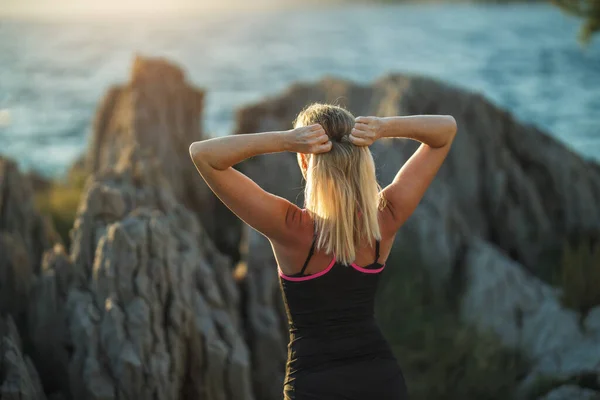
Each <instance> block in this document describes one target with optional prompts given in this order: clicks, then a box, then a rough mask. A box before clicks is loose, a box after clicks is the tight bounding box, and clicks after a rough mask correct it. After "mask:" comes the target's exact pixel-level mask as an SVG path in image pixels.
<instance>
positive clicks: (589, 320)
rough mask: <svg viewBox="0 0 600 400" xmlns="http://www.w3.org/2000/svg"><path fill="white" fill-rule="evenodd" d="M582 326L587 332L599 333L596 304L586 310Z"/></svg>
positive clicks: (598, 311)
mask: <svg viewBox="0 0 600 400" xmlns="http://www.w3.org/2000/svg"><path fill="white" fill-rule="evenodd" d="M584 326H585V329H586V330H587V331H588V332H590V333H593V334H597V335H600V306H596V307H594V308H592V309H591V310H590V312H588V314H587V317H586V318H585V324H584Z"/></svg>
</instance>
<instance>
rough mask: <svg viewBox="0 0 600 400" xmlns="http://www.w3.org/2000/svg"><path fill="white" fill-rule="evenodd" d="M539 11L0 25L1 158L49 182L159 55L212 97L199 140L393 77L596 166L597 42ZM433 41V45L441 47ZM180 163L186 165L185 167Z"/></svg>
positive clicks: (315, 12)
mask: <svg viewBox="0 0 600 400" xmlns="http://www.w3.org/2000/svg"><path fill="white" fill-rule="evenodd" d="M579 26H580V21H578V20H577V19H575V18H573V17H570V16H568V15H565V14H564V13H562V12H561V11H560V10H558V9H556V8H554V7H552V6H550V5H547V4H534V5H532V4H514V5H498V6H496V5H478V4H449V5H439V4H437V5H435V6H428V5H394V6H393V5H380V6H369V7H366V6H358V5H353V6H343V7H342V6H336V7H328V8H321V9H318V8H313V9H304V10H297V11H294V12H290V11H289V10H280V11H274V10H271V11H261V12H247V11H244V12H237V13H236V12H228V13H225V12H221V13H206V14H203V15H189V16H179V17H175V16H169V17H165V16H162V17H160V18H158V17H144V18H142V17H133V16H128V17H121V18H114V17H112V18H103V17H88V18H80V19H69V18H62V19H60V18H55V19H48V18H46V19H29V20H27V19H15V18H4V19H0V154H4V155H8V156H10V157H13V158H15V159H17V160H18V162H19V163H20V164H21V167H24V168H26V169H34V170H37V171H39V172H40V173H42V174H43V175H47V176H57V175H60V174H62V173H64V171H65V170H66V169H67V168H68V167H69V165H70V163H72V162H73V161H74V160H75V159H76V158H77V157H78V156H79V155H80V154H81V153H82V152H83V149H84V146H85V145H86V143H87V136H88V133H89V131H90V126H91V123H92V120H93V114H94V111H95V109H96V106H97V104H98V102H99V101H100V100H101V98H102V96H103V95H104V93H105V92H106V90H107V88H108V86H109V85H111V84H116V83H120V82H124V81H126V79H127V77H128V72H129V69H130V66H131V61H132V58H133V56H132V55H133V53H141V54H148V55H152V56H166V57H168V58H169V59H171V60H172V61H174V62H176V63H178V64H179V65H182V66H183V67H184V69H185V70H186V72H187V73H188V76H189V77H190V79H191V81H192V83H193V84H194V85H197V86H200V87H203V88H205V89H207V91H208V97H207V104H206V107H205V110H206V111H205V116H204V124H205V126H204V129H205V131H207V132H209V133H210V134H213V135H222V134H227V133H230V131H231V129H232V127H233V117H234V115H233V112H234V111H235V109H236V108H237V107H239V106H241V105H244V104H247V103H250V102H254V101H257V100H259V99H261V98H262V97H263V96H265V95H269V94H274V93H276V92H279V91H281V90H283V89H284V88H286V87H287V86H288V85H289V84H291V83H292V82H295V81H307V80H308V81H311V80H317V79H320V78H321V77H322V76H323V75H333V76H338V77H344V78H349V79H352V80H354V81H357V82H363V83H367V82H370V81H372V80H374V79H376V78H378V77H380V76H382V75H383V74H385V73H388V72H391V71H398V72H411V73H415V74H423V75H428V76H433V77H436V78H440V79H443V80H445V81H448V82H450V83H453V84H456V85H459V86H462V87H465V88H468V89H471V90H475V91H478V92H480V93H482V94H484V95H485V96H486V97H488V98H490V99H491V100H492V101H493V102H495V103H496V104H498V105H499V106H502V107H504V108H506V109H508V110H510V111H511V112H513V113H514V114H515V115H516V116H517V117H518V118H519V119H520V120H522V121H525V122H527V123H531V124H534V125H536V126H538V127H540V128H542V129H544V130H546V131H548V132H550V133H551V134H552V135H554V136H556V137H557V138H559V139H560V140H562V141H563V142H564V143H566V144H567V145H568V146H569V147H571V148H572V149H574V150H575V151H577V152H579V153H580V154H582V155H584V156H585V157H587V158H594V159H597V160H600V40H599V39H598V38H596V39H594V40H592V42H591V43H590V44H589V45H588V46H587V47H582V45H580V43H578V42H577V39H576V36H577V32H578V29H579ZM442 39H443V40H442ZM182 156H184V155H182Z"/></svg>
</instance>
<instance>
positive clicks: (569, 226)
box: [236, 75, 600, 398]
mask: <svg viewBox="0 0 600 400" xmlns="http://www.w3.org/2000/svg"><path fill="white" fill-rule="evenodd" d="M340 99H342V101H341V102H342V104H343V105H344V106H346V107H347V108H348V109H350V110H351V111H352V112H353V113H354V114H355V115H357V116H358V115H378V116H388V115H408V114H451V115H453V116H454V117H455V118H456V120H457V123H458V126H459V133H458V135H457V137H456V140H455V142H454V144H453V148H452V150H451V152H450V154H449V156H448V159H447V160H446V162H445V163H444V165H443V166H442V168H441V170H440V172H439V174H438V176H437V177H436V179H435V180H434V182H433V183H432V185H431V186H430V188H429V190H428V191H427V193H426V195H425V197H424V199H423V201H422V202H421V204H420V206H419V207H418V208H417V210H416V211H415V213H414V214H413V216H412V217H411V218H410V219H409V220H408V221H407V222H406V224H405V225H404V226H403V227H402V229H401V230H400V231H399V233H398V235H397V243H398V244H401V245H402V246H403V248H404V249H408V250H409V251H411V252H412V253H414V254H412V255H413V256H414V257H413V258H416V259H418V260H420V261H421V264H422V265H425V266H426V267H427V268H428V269H429V270H430V272H431V274H430V275H431V276H432V278H433V279H435V280H436V282H434V283H436V286H437V288H438V289H439V290H445V289H449V290H451V291H452V292H453V293H461V291H460V290H457V287H456V284H457V283H459V284H460V285H461V286H462V287H463V290H464V297H463V299H462V302H459V304H460V309H461V315H462V317H463V318H464V319H465V320H467V321H468V322H470V323H472V324H474V325H475V326H478V327H480V328H481V329H493V330H495V331H496V332H497V333H498V334H499V335H500V337H501V339H502V340H503V341H504V342H505V343H506V344H507V345H509V346H516V347H518V348H520V349H522V350H524V351H525V352H526V353H527V354H528V355H530V356H531V357H532V358H533V361H534V364H535V367H534V369H533V371H532V374H531V376H530V377H529V378H528V380H526V382H531V381H532V380H533V379H535V377H536V376H538V374H540V373H542V372H543V373H544V374H551V375H557V376H560V377H565V376H571V374H580V373H583V372H584V371H588V370H591V371H597V372H600V352H599V349H600V334H598V331H597V330H596V331H593V330H592V329H588V330H584V329H581V327H580V326H579V324H578V318H579V316H578V315H577V314H576V313H575V312H574V311H570V310H567V309H565V308H564V307H562V306H561V305H560V303H559V301H558V293H556V292H554V291H553V290H552V289H550V287H548V286H547V285H545V284H543V283H542V282H540V281H539V280H538V279H537V278H535V277H534V275H536V274H537V275H544V273H545V272H546V271H545V270H544V268H545V267H546V266H547V265H548V261H549V260H550V259H551V257H554V256H555V255H556V252H555V249H557V248H560V246H559V244H561V243H562V241H563V240H564V238H565V237H569V235H572V234H578V233H585V232H594V231H598V230H600V206H599V205H600V168H599V167H598V165H597V164H594V163H592V162H588V161H585V160H582V159H581V158H580V157H579V156H577V155H576V154H574V153H573V152H572V151H570V150H569V149H567V148H566V147H565V146H564V145H562V144H560V143H558V142H557V141H556V140H554V139H552V138H551V137H550V136H548V135H547V134H545V133H543V132H541V131H540V130H538V129H536V128H534V127H531V126H527V125H523V124H521V123H519V122H517V121H515V120H514V119H513V118H512V117H511V115H510V114H508V113H507V112H505V111H503V110H501V109H499V108H497V107H495V106H494V105H492V104H490V103H489V102H488V101H486V100H485V99H484V98H483V97H482V96H480V95H478V94H472V93H468V92H466V91H464V90H460V89H458V88H453V87H451V86H447V85H444V84H442V83H440V82H436V81H434V80H430V79H425V78H419V77H412V76H406V75H390V76H387V77H384V78H382V79H380V80H379V81H377V82H375V83H374V84H373V85H371V86H359V85H355V84H352V83H350V82H347V81H344V80H337V79H331V78H326V79H324V80H322V81H319V82H317V83H314V84H297V85H294V86H292V87H291V88H290V89H288V90H287V91H286V92H284V93H283V94H281V95H279V96H276V97H273V98H270V99H267V100H266V101H263V102H260V103H258V104H256V105H252V106H249V107H246V108H244V109H241V110H240V111H239V112H238V114H237V129H236V133H248V132H257V131H265V130H281V129H289V128H291V123H292V121H293V120H294V118H295V116H296V114H297V113H298V112H299V110H301V109H302V108H303V107H304V106H305V105H306V104H308V103H311V102H316V101H319V102H329V103H336V102H337V103H340ZM417 145H418V144H417V143H415V142H412V141H409V140H394V139H389V140H383V141H380V142H378V143H376V144H375V145H373V146H372V150H373V153H374V156H375V158H376V163H377V165H378V177H379V179H380V181H381V182H382V183H383V184H386V183H388V182H390V181H391V179H392V178H393V176H394V175H395V173H396V172H397V170H398V168H399V167H400V166H401V165H402V164H403V163H404V162H405V161H406V160H407V159H408V157H409V156H410V155H411V154H412V153H413V152H414V150H415V149H416V147H417ZM242 168H243V171H244V172H245V173H246V174H248V175H249V176H251V177H252V178H253V179H255V180H256V181H257V182H258V183H259V184H260V185H261V186H263V187H264V188H265V189H267V190H270V191H272V192H274V193H276V194H278V195H280V196H283V197H286V198H288V199H289V200H291V201H296V202H299V201H301V196H299V195H298V194H299V192H300V189H301V187H302V177H301V174H300V171H299V169H298V167H297V162H296V158H295V156H294V155H293V154H285V153H284V154H277V155H268V156H262V157H256V158H253V159H252V160H248V161H247V162H245V163H244V164H243V166H242ZM266 247H267V245H266V244H265V239H263V238H260V237H257V238H256V240H254V241H251V242H250V246H249V250H248V252H249V254H250V256H251V258H250V260H251V261H250V262H249V264H248V271H249V272H248V273H249V274H255V275H256V276H263V274H265V275H266V274H268V273H271V274H273V275H274V274H275V273H274V272H272V271H275V266H274V265H273V264H274V262H273V260H272V259H271V256H270V255H269V254H268V253H267V252H265V251H264V249H265V248H266ZM263 270H264V271H269V272H264V273H263V272H262V271H263ZM457 279H458V280H457ZM251 284H253V285H262V287H261V289H260V290H254V291H255V292H256V293H265V292H266V293H270V292H271V291H272V290H273V286H275V285H276V281H275V280H274V279H272V280H271V279H260V280H256V281H255V282H253V283H251ZM246 304H247V306H246V307H247V308H248V309H249V310H253V309H256V310H260V312H261V313H263V314H264V313H266V311H265V310H264V307H265V304H266V303H265V301H264V299H262V298H259V297H258V296H257V297H255V298H253V297H252V296H250V297H249V298H248V299H247V301H246ZM269 306H270V307H271V311H270V312H269V315H279V318H280V319H283V315H282V313H281V312H278V310H277V304H276V303H274V304H270V305H269ZM248 314H249V315H250V316H251V318H250V323H249V324H248V325H249V327H250V329H254V330H256V331H259V330H266V329H267V326H276V325H277V323H276V322H272V321H271V320H270V319H267V320H266V322H263V321H262V320H260V319H259V318H254V319H252V316H253V315H258V314H257V313H255V314H253V313H252V312H249V313H248ZM593 315H596V313H595V314H593ZM589 318H593V321H592V320H590V321H588V322H586V323H587V324H588V325H590V326H593V327H597V325H596V324H598V321H597V316H592V314H590V317H589ZM261 327H262V328H261ZM271 341H272V345H273V346H276V345H277V343H278V342H279V341H280V338H279V337H274V338H272V339H271ZM263 368H264V367H263ZM271 368H272V370H271V371H270V373H271V374H273V375H275V374H276V369H277V368H276V367H275V366H273V367H271ZM255 373H258V372H255ZM268 373H269V371H263V372H261V374H264V375H267V374H268ZM273 398H275V397H273Z"/></svg>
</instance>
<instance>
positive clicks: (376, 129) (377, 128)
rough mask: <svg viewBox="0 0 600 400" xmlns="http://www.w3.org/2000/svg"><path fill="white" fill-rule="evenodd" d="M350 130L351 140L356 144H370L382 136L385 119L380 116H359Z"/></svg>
mask: <svg viewBox="0 0 600 400" xmlns="http://www.w3.org/2000/svg"><path fill="white" fill-rule="evenodd" d="M355 122H356V123H355V125H354V128H353V129H352V132H350V142H352V144H354V145H356V146H370V145H372V144H373V143H374V142H375V141H376V140H377V139H379V138H380V137H381V132H382V131H383V120H382V119H381V118H378V117H358V118H356V119H355Z"/></svg>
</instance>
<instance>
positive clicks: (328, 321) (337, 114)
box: [190, 104, 456, 400]
mask: <svg viewBox="0 0 600 400" xmlns="http://www.w3.org/2000/svg"><path fill="white" fill-rule="evenodd" d="M455 132H456V123H455V121H454V119H453V118H452V117H447V116H444V117H439V116H414V117H391V118H377V117H359V118H356V119H354V117H353V116H352V114H350V113H349V112H348V111H347V110H343V109H341V108H340V107H336V106H330V105H319V104H317V105H313V106H311V107H309V108H307V109H306V110H304V111H303V112H301V113H300V115H299V117H298V120H297V121H296V124H295V128H294V129H292V130H290V131H280V132H268V133H262V134H246V135H234V136H230V137H221V138H214V139H210V140H206V141H203V142H196V143H193V144H192V146H190V154H191V155H192V158H193V160H194V163H195V164H196V167H197V168H198V171H199V172H200V173H201V175H202V177H203V178H204V179H205V180H206V182H207V183H208V185H209V186H210V188H211V189H212V190H213V191H214V192H215V194H216V195H217V196H218V197H219V199H221V200H222V201H223V203H225V204H226V205H227V206H228V207H229V208H230V209H231V210H232V211H233V212H234V213H235V214H236V215H237V216H238V217H240V218H241V219H242V220H244V221H245V222H246V223H247V224H248V225H250V226H252V227H253V228H254V229H256V230H258V231H259V232H261V233H262V234H264V235H265V236H266V237H267V238H269V240H270V242H271V244H272V246H273V251H274V254H275V258H276V260H277V263H278V268H279V279H280V280H279V281H280V285H281V289H282V294H283V298H284V301H285V307H286V312H287V315H288V319H289V327H290V343H289V345H288V362H287V371H286V379H285V385H284V395H285V398H286V399H289V400H308V399H311V400H319V399H323V400H324V399H327V400H335V399H346V400H363V399H379V400H404V399H407V398H408V396H407V391H406V386H405V383H404V378H403V376H402V372H401V370H400V367H399V366H398V363H397V361H396V359H395V358H394V355H393V354H392V351H391V349H390V347H389V345H388V343H387V342H386V340H385V338H384V337H383V335H382V334H381V332H380V330H379V328H378V327H377V323H376V322H375V317H374V302H375V293H376V291H377V286H378V282H379V280H380V278H381V274H382V273H383V271H384V264H385V259H386V258H387V254H388V253H389V251H390V247H391V244H392V242H393V238H394V236H395V234H396V232H397V230H398V229H399V228H400V226H401V225H402V224H403V223H404V221H406V219H407V218H408V217H409V216H410V215H411V214H412V212H413V211H414V209H415V208H416V207H417V205H418V203H419V201H420V200H421V198H422V197H423V194H424V193H425V191H426V189H427V187H428V186H429V184H430V183H431V181H432V180H433V178H434V176H435V174H436V173H437V171H438V169H439V168H440V166H441V165H442V162H443V161H444V159H445V158H446V155H447V154H448V151H449V150H450V145H451V143H452V140H453V138H454V134H455ZM383 137H405V138H411V139H414V140H418V141H421V142H422V145H421V146H420V147H419V149H418V150H417V151H416V152H415V153H414V154H413V155H412V157H411V158H410V159H409V160H408V161H407V162H406V163H405V165H403V166H402V168H401V169H400V171H399V172H398V174H397V175H396V177H395V178H394V180H393V181H392V183H390V184H389V185H388V186H386V187H385V189H383V190H381V188H380V187H379V184H378V183H377V179H376V176H375V166H374V160H373V156H372V154H371V152H370V150H369V149H368V146H369V145H370V144H372V143H373V142H374V141H375V140H377V139H379V138H383ZM280 151H293V152H295V153H296V154H297V157H298V161H299V166H300V169H301V171H302V174H303V176H304V178H305V179H306V187H305V207H306V208H305V209H304V210H301V209H299V208H298V207H297V206H296V205H294V204H293V203H291V202H290V201H289V200H286V199H283V198H281V197H278V196H274V195H272V194H270V193H268V192H266V191H264V190H263V189H262V188H260V187H259V186H258V185H257V184H256V183H255V182H253V181H252V180H251V179H249V178H248V177H247V176H245V175H244V174H243V173H241V172H240V171H237V170H235V169H234V168H232V166H233V165H234V164H237V163H238V162H240V161H242V160H244V159H246V158H248V157H252V156H255V155H258V154H266V153H273V152H280ZM311 242H312V245H311ZM380 243H381V244H380ZM371 247H372V252H371V253H370V254H372V258H371V256H369V257H367V258H368V259H369V261H367V262H364V260H365V259H366V258H365V257H366V252H365V249H370V248H371ZM309 249H311V250H309ZM379 250H384V251H382V252H381V253H382V254H385V256H384V257H381V258H380V257H379V256H380V254H379ZM334 255H337V259H336V257H335V256H334ZM305 257H306V258H305ZM304 260H306V261H304ZM370 260H373V261H372V262H371V261H370ZM396 267H402V266H396Z"/></svg>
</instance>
